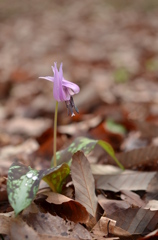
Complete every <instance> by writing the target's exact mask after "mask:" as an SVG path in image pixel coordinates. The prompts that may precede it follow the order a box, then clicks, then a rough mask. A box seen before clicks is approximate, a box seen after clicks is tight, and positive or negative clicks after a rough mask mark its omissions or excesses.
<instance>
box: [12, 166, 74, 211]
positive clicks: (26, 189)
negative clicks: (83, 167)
mask: <svg viewBox="0 0 158 240" xmlns="http://www.w3.org/2000/svg"><path fill="white" fill-rule="evenodd" d="M69 172H70V169H69V166H68V164H66V163H63V164H62V165H60V166H57V167H55V168H50V169H46V170H40V171H37V170H34V169H32V168H31V167H27V166H24V165H22V164H21V163H13V164H12V165H11V167H10V169H9V171H8V181H7V192H8V199H9V202H10V204H11V206H12V207H13V209H14V211H15V215H17V214H18V213H20V212H21V211H22V210H23V209H25V208H26V207H28V206H29V205H30V204H31V202H32V200H33V199H34V198H35V196H36V193H37V191H38V188H39V184H40V181H41V179H42V178H45V181H46V180H47V183H48V184H49V185H50V184H51V186H50V187H51V188H52V189H53V190H56V191H58V190H59V191H60V190H61V188H62V184H63V181H64V180H65V178H66V176H67V175H68V174H69ZM53 174H54V176H53ZM66 174H67V175H66ZM46 176H49V177H48V179H50V176H51V178H52V179H53V182H52V183H51V182H50V180H49V181H48V179H47V177H46ZM55 178H57V181H55Z"/></svg>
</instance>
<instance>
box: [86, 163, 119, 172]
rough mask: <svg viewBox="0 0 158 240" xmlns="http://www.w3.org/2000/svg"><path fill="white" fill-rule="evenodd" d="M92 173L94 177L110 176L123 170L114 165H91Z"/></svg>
mask: <svg viewBox="0 0 158 240" xmlns="http://www.w3.org/2000/svg"><path fill="white" fill-rule="evenodd" d="M90 166H91V171H92V173H93V175H110V174H117V173H121V172H122V170H121V169H120V168H118V167H115V166H112V165H103V164H98V163H97V164H95V163H94V164H93V163H92V164H91V165H90Z"/></svg>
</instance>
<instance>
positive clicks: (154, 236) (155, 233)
mask: <svg viewBox="0 0 158 240" xmlns="http://www.w3.org/2000/svg"><path fill="white" fill-rule="evenodd" d="M157 238H158V229H156V230H155V231H153V232H151V233H149V234H148V235H146V236H145V237H142V238H140V239H139V240H146V239H147V240H149V239H151V240H155V239H157Z"/></svg>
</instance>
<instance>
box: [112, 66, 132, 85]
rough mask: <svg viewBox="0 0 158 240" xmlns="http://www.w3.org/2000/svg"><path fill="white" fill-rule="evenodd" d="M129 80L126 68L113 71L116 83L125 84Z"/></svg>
mask: <svg viewBox="0 0 158 240" xmlns="http://www.w3.org/2000/svg"><path fill="white" fill-rule="evenodd" d="M128 79H129V72H128V71H127V69H126V68H124V67H121V68H118V69H116V70H115V72H114V80H115V82H116V83H125V82H127V81H128Z"/></svg>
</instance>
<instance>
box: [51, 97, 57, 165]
mask: <svg viewBox="0 0 158 240" xmlns="http://www.w3.org/2000/svg"><path fill="white" fill-rule="evenodd" d="M57 115H58V102H57V101H56V105H55V115H54V157H53V164H52V163H51V167H52V165H53V166H54V167H56V166H57V160H56V149H57Z"/></svg>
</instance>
